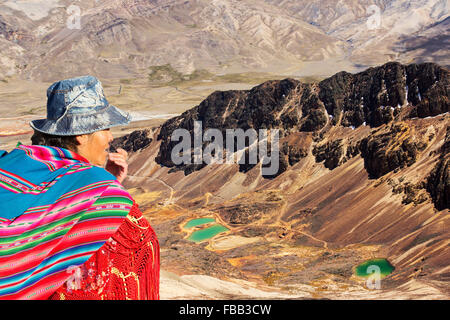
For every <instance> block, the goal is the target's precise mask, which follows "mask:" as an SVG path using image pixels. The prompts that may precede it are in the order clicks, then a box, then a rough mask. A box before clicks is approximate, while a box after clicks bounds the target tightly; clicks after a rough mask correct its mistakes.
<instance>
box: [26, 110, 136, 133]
mask: <svg viewBox="0 0 450 320" xmlns="http://www.w3.org/2000/svg"><path fill="white" fill-rule="evenodd" d="M130 122H131V115H130V114H129V113H128V112H124V111H122V110H120V109H118V108H116V107H114V106H112V105H108V106H106V107H105V108H103V109H101V110H99V111H97V112H95V113H90V114H67V115H65V116H63V117H61V118H60V119H58V120H48V119H39V120H33V121H31V122H30V126H31V127H32V128H33V129H35V130H37V131H39V132H42V133H46V134H50V135H55V136H77V135H82V134H89V133H93V132H96V131H100V130H105V129H109V128H112V127H117V126H123V125H127V124H129V123H130Z"/></svg>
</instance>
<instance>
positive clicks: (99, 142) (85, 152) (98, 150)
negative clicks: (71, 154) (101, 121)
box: [77, 129, 113, 167]
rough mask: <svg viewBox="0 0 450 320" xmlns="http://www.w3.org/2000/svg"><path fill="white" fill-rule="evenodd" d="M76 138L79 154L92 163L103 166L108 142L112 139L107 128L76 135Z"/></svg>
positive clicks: (107, 150) (106, 155) (107, 151)
mask: <svg viewBox="0 0 450 320" xmlns="http://www.w3.org/2000/svg"><path fill="white" fill-rule="evenodd" d="M77 140H78V142H79V146H78V150H77V151H78V154H79V155H81V156H83V157H85V158H86V159H87V160H89V162H90V163H91V164H93V165H96V166H100V167H102V166H104V164H105V162H106V158H107V157H108V153H109V144H110V143H111V141H113V136H112V134H111V131H110V130H109V129H106V130H102V131H96V132H94V133H91V134H88V135H81V136H78V137H77Z"/></svg>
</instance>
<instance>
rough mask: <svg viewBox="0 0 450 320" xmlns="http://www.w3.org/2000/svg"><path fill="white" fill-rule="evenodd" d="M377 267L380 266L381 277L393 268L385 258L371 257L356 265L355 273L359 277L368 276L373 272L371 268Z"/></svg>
mask: <svg viewBox="0 0 450 320" xmlns="http://www.w3.org/2000/svg"><path fill="white" fill-rule="evenodd" d="M373 266H375V267H373ZM377 267H379V268H380V272H381V278H384V277H386V276H387V275H389V274H390V273H391V272H392V271H394V269H395V268H394V266H393V265H392V264H390V263H389V261H387V260H386V259H371V260H367V261H365V262H363V263H361V264H360V265H358V266H357V267H356V270H355V273H356V275H357V276H359V277H368V276H370V275H371V274H372V273H373V272H374V271H373V270H374V269H376V268H377Z"/></svg>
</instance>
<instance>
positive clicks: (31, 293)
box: [0, 145, 133, 299]
mask: <svg viewBox="0 0 450 320" xmlns="http://www.w3.org/2000/svg"><path fill="white" fill-rule="evenodd" d="M132 205H133V200H132V198H131V196H130V195H129V194H128V192H127V191H126V190H125V189H124V188H123V187H122V186H121V185H120V184H119V182H117V181H116V179H115V177H114V176H113V175H111V174H110V173H108V172H107V171H106V170H104V169H103V168H99V167H96V166H93V165H91V164H89V162H88V161H87V160H86V159H84V158H83V157H81V156H79V155H77V154H76V153H73V152H71V151H69V150H66V149H63V148H55V147H45V146H25V145H20V146H18V147H17V148H15V149H14V150H12V151H11V152H10V153H6V152H4V151H0V299H46V298H48V297H49V296H50V295H51V294H52V293H54V292H55V291H56V290H57V289H58V288H59V287H60V286H61V285H62V284H64V283H65V282H66V281H67V280H68V279H69V277H70V276H71V271H73V268H75V267H78V266H80V265H82V264H83V263H85V262H86V260H88V259H89V258H90V257H91V256H92V255H93V254H94V253H95V252H96V251H97V250H98V249H99V248H100V247H101V246H102V245H103V244H104V243H105V242H106V241H107V240H108V239H109V238H110V237H111V236H112V235H113V234H114V233H115V232H116V230H117V229H118V228H119V226H120V225H121V223H122V222H123V221H124V219H125V217H126V216H127V214H128V213H129V211H130V208H131V207H132Z"/></svg>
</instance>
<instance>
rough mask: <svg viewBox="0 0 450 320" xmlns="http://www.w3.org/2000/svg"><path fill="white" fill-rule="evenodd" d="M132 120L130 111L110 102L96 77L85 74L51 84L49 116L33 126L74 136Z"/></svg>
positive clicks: (48, 101) (59, 134)
mask: <svg viewBox="0 0 450 320" xmlns="http://www.w3.org/2000/svg"><path fill="white" fill-rule="evenodd" d="M130 121H131V116H130V114H129V113H127V112H124V111H122V110H119V109H118V108H116V107H114V106H112V105H110V104H109V103H108V101H107V100H106V98H105V94H104V92H103V87H102V84H101V82H100V81H99V80H98V79H97V78H95V77H93V76H83V77H78V78H72V79H66V80H61V81H58V82H55V83H54V84H52V85H51V86H50V87H49V88H48V90H47V119H39V120H33V121H31V122H30V126H31V127H32V128H33V129H35V130H37V131H40V132H43V133H47V134H50V135H57V136H75V135H81V134H88V133H93V132H95V131H100V130H104V129H108V128H111V127H115V126H121V125H126V124H128V123H130Z"/></svg>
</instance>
